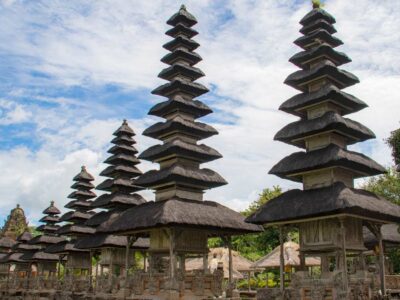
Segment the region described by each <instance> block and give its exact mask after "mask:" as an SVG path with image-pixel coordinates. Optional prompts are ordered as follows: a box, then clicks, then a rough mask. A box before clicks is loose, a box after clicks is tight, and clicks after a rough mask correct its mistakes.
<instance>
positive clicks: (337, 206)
mask: <svg viewBox="0 0 400 300" xmlns="http://www.w3.org/2000/svg"><path fill="white" fill-rule="evenodd" d="M340 214H349V215H353V216H357V217H359V218H370V219H376V220H378V221H381V222H396V223H400V207H399V206H398V205H396V204H393V203H391V202H389V201H387V200H385V199H384V198H382V197H379V196H377V195H375V194H373V193H371V192H368V191H364V190H360V189H353V188H349V187H347V186H345V185H344V184H343V183H341V182H336V183H334V184H333V185H331V186H329V187H323V188H317V189H310V190H305V191H302V190H298V189H294V190H290V191H287V192H285V193H283V194H282V195H280V196H278V197H276V198H274V199H272V200H270V201H268V202H267V203H266V204H264V205H263V206H262V207H261V208H260V209H259V210H258V211H257V212H255V213H254V214H253V215H251V216H250V217H248V218H247V219H246V221H247V222H251V223H255V224H272V223H284V222H290V221H298V222H301V221H302V219H308V218H314V217H324V216H335V215H340Z"/></svg>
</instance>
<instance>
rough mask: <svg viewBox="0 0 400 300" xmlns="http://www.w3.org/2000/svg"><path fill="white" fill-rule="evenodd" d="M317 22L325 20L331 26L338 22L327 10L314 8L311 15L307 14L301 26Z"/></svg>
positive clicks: (301, 21)
mask: <svg viewBox="0 0 400 300" xmlns="http://www.w3.org/2000/svg"><path fill="white" fill-rule="evenodd" d="M317 20H325V21H326V22H328V23H329V24H335V23H336V20H335V18H334V17H333V16H332V15H331V14H330V13H328V12H327V11H326V10H324V9H322V8H314V9H313V10H311V11H310V12H309V13H307V14H306V15H305V16H304V17H303V18H302V19H301V20H300V22H299V23H300V24H301V25H308V24H310V23H313V22H315V21H317Z"/></svg>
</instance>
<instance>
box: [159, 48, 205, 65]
mask: <svg viewBox="0 0 400 300" xmlns="http://www.w3.org/2000/svg"><path fill="white" fill-rule="evenodd" d="M201 60H202V58H201V56H200V55H199V54H197V53H196V52H192V51H190V50H187V49H184V48H179V49H175V50H174V51H173V52H170V53H168V54H166V55H165V56H164V57H163V58H161V61H162V62H163V63H166V64H168V65H173V64H174V63H176V62H179V61H184V62H186V63H188V64H189V65H190V66H193V65H195V64H197V63H198V62H200V61H201Z"/></svg>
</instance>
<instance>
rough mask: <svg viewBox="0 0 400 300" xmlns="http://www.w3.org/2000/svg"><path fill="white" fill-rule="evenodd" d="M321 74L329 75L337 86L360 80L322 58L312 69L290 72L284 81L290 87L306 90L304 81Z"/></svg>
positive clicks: (348, 84)
mask: <svg viewBox="0 0 400 300" xmlns="http://www.w3.org/2000/svg"><path fill="white" fill-rule="evenodd" d="M322 76H325V77H329V78H330V79H331V80H334V82H335V84H336V85H337V86H338V87H339V88H346V87H349V86H351V85H353V84H356V83H358V82H360V81H359V79H358V78H357V76H355V75H353V74H351V73H350V72H347V71H345V70H342V69H338V68H337V67H336V66H335V64H334V63H332V62H330V61H328V60H324V61H322V62H320V63H319V64H318V65H316V66H315V67H314V68H312V69H308V70H299V71H296V72H294V73H292V74H290V75H289V76H288V77H287V78H286V79H285V83H286V84H287V85H290V86H291V87H294V88H295V89H298V90H300V91H303V92H307V91H308V86H307V85H305V83H307V82H309V81H312V80H315V79H317V78H319V77H322Z"/></svg>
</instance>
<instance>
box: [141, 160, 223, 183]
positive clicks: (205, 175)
mask: <svg viewBox="0 0 400 300" xmlns="http://www.w3.org/2000/svg"><path fill="white" fill-rule="evenodd" d="M169 182H177V183H179V184H182V185H191V186H193V185H197V186H199V187H202V188H204V189H206V188H212V187H218V186H222V185H225V184H227V182H226V181H225V179H224V178H222V177H221V175H219V174H218V173H217V172H215V171H213V170H210V169H206V168H204V169H197V168H193V167H191V166H184V165H181V164H178V163H176V164H173V165H171V166H170V167H167V168H164V169H161V170H151V171H148V172H146V173H144V174H143V175H142V176H140V177H139V178H138V179H137V180H136V184H138V185H140V186H144V187H152V186H155V185H159V184H165V183H169Z"/></svg>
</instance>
